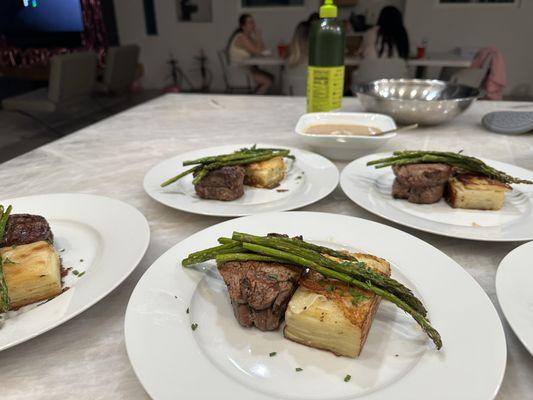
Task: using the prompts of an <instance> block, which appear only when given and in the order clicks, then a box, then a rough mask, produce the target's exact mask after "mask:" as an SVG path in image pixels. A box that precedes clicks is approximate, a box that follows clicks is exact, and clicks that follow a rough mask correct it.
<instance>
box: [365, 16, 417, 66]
mask: <svg viewBox="0 0 533 400" xmlns="http://www.w3.org/2000/svg"><path fill="white" fill-rule="evenodd" d="M359 55H360V56H362V57H363V58H382V57H383V58H398V57H399V58H403V59H405V60H407V59H408V58H409V36H408V35H407V30H406V29H405V26H404V25H403V18H402V13H401V12H400V10H398V9H397V8H396V7H394V6H387V7H384V8H383V9H382V10H381V12H380V14H379V18H378V23H377V25H376V26H374V27H372V28H370V29H368V30H367V31H366V32H365V36H364V37H363V43H362V45H361V49H360V50H359Z"/></svg>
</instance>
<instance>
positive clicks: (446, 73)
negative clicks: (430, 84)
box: [439, 65, 489, 89]
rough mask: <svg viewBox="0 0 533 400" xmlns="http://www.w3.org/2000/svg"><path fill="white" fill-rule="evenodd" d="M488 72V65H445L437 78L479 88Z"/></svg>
mask: <svg viewBox="0 0 533 400" xmlns="http://www.w3.org/2000/svg"><path fill="white" fill-rule="evenodd" d="M488 72H489V66H488V65H484V66H483V67H482V68H453V67H446V68H443V69H442V71H441V74H440V76H439V79H440V80H442V81H448V82H452V83H456V84H460V85H467V86H471V87H474V88H477V89H479V88H481V84H482V83H483V80H484V79H485V77H486V76H487V73H488Z"/></svg>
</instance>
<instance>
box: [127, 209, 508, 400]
mask: <svg viewBox="0 0 533 400" xmlns="http://www.w3.org/2000/svg"><path fill="white" fill-rule="evenodd" d="M235 230H236V231H242V232H249V233H253V234H266V233H269V232H279V233H287V234H289V235H291V236H292V235H300V234H302V235H303V236H304V238H306V239H307V240H309V241H314V242H318V243H322V244H326V245H331V246H335V247H338V248H344V249H351V250H359V251H365V252H368V253H371V254H374V255H377V256H380V257H383V258H385V259H387V260H388V261H389V262H390V263H391V265H392V275H393V277H394V278H396V279H398V280H400V281H402V282H404V283H406V284H407V285H408V286H410V287H411V288H412V289H413V290H414V291H415V292H416V293H417V295H418V296H419V297H420V298H421V299H422V301H423V302H424V303H425V304H426V306H427V308H428V311H429V316H430V318H431V321H432V323H433V325H434V326H435V327H436V329H438V330H439V332H440V334H441V336H442V340H443V343H444V346H443V348H442V350H440V351H437V350H436V349H435V347H434V345H433V343H432V342H431V341H430V340H429V339H427V338H426V336H425V334H424V333H423V332H422V331H421V330H420V329H419V327H418V325H416V323H415V322H414V321H413V320H412V319H411V317H410V316H408V315H407V314H405V313H403V312H402V311H400V310H398V309H397V308H396V307H395V306H393V305H392V304H390V303H387V302H385V301H383V302H382V303H381V305H380V307H379V310H378V312H377V316H376V319H375V320H374V323H373V325H372V328H371V330H370V333H369V336H368V340H367V343H366V345H365V347H364V349H363V352H362V354H361V356H360V357H359V358H357V359H352V358H346V357H337V356H335V355H333V354H331V353H329V352H325V351H321V350H317V349H312V348H309V347H307V346H303V345H300V344H297V343H294V342H291V341H289V340H286V339H283V335H282V332H281V330H280V331H276V332H267V333H265V332H261V331H259V330H257V329H245V328H242V327H241V326H240V325H239V324H238V323H237V321H236V320H235V318H234V316H233V310H232V307H231V305H230V301H229V297H228V294H227V290H226V287H225V285H224V282H223V281H222V280H221V278H220V276H219V274H218V273H217V272H216V269H215V267H214V263H213V262H207V263H204V264H202V266H198V267H196V268H187V269H185V268H183V267H182V266H181V263H180V261H181V260H182V259H183V258H184V257H185V256H187V255H188V254H189V253H191V252H193V251H197V250H200V249H204V248H207V247H211V246H215V245H216V244H217V238H218V237H221V236H228V235H231V233H232V232H233V231H235ZM428 260H429V261H430V262H428ZM202 269H203V270H204V271H205V272H204V271H202ZM187 309H188V310H189V312H188V313H187ZM192 324H198V327H197V329H196V330H194V331H193V330H192V329H191V325H192ZM125 339H126V347H127V350H128V355H129V358H130V361H131V363H132V365H133V368H134V370H135V372H136V374H137V376H138V377H139V379H140V381H141V383H142V384H143V386H144V387H145V389H146V390H147V392H148V393H149V394H150V396H152V398H153V399H155V400H166V399H178V398H182V399H230V398H231V399H234V400H259V399H261V400H266V399H280V398H283V399H302V400H303V399H306V400H308V399H316V400H318V399H320V400H330V399H338V400H341V399H354V398H357V399H365V400H370V399H373V400H378V399H379V400H387V399H391V400H399V399H409V400H416V399H427V398H431V399H433V400H438V399H447V400H449V399H455V400H458V399H468V400H488V399H493V398H494V396H495V395H496V393H497V391H498V388H499V386H500V383H501V381H502V378H503V374H504V370H505V362H506V344H505V337H504V333H503V328H502V325H501V322H500V319H499V318H498V314H497V313H496V310H495V309H494V306H493V305H492V303H491V301H490V300H489V298H488V297H487V295H486V294H485V292H484V291H483V290H482V289H481V287H480V286H479V285H478V284H477V283H476V282H475V280H474V279H473V278H472V277H471V276H470V275H469V274H468V273H467V272H466V271H465V270H464V269H463V268H461V267H460V266H459V265H458V264H457V263H455V262H454V261H453V260H452V259H450V258H449V257H447V256H446V255H445V254H443V253H442V252H440V251H439V250H437V249H436V248H434V247H432V246H430V245H429V244H427V243H425V242H423V241H421V240H419V239H417V238H415V237H413V236H411V235H409V234H407V233H404V232H402V231H399V230H397V229H394V228H391V227H388V226H385V225H381V224H378V223H376V222H371V221H367V220H364V219H359V218H354V217H347V216H342V215H336V214H325V213H313V212H286V213H268V214H260V215H254V216H249V217H244V218H238V219H233V220H230V221H226V222H223V223H220V224H218V225H214V226H211V227H209V228H207V229H204V230H203V231H201V232H198V233H196V234H194V235H192V236H191V237H189V238H187V239H185V240H184V241H182V242H181V243H179V244H177V245H176V246H174V247H173V248H171V249H170V250H169V251H167V252H166V253H165V254H164V255H163V256H161V257H160V258H159V259H158V260H157V261H156V262H155V263H154V264H153V265H152V266H151V267H150V269H149V270H148V271H147V272H146V274H145V275H144V276H143V277H142V278H141V280H140V281H139V283H138V285H137V287H136V288H135V290H134V292H133V294H132V296H131V299H130V302H129V304H128V308H127V311H126V320H125ZM271 352H276V355H275V356H274V357H271V356H270V355H269V354H270V353H271ZM296 368H302V369H303V371H301V372H297V371H296V370H295V369H296ZM348 374H349V375H351V381H349V382H344V377H345V376H346V375H348ZM428 396H429V397H428Z"/></svg>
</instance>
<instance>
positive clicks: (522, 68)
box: [114, 0, 533, 96]
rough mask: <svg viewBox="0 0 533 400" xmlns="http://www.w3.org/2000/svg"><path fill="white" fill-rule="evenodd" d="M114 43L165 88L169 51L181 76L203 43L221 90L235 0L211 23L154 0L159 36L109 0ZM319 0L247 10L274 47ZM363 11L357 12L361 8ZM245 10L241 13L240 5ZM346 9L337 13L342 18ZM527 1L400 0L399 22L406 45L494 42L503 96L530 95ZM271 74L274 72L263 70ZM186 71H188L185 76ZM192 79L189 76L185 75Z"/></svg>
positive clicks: (131, 3) (127, 0)
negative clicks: (444, 1) (137, 56)
mask: <svg viewBox="0 0 533 400" xmlns="http://www.w3.org/2000/svg"><path fill="white" fill-rule="evenodd" d="M403 1H404V0H360V1H359V5H358V6H357V8H356V10H357V11H359V12H363V11H364V10H368V11H367V12H368V13H369V14H370V15H369V17H371V18H372V16H375V15H377V13H378V12H379V9H380V8H381V6H382V5H383V4H385V3H398V5H400V4H401V3H403ZM114 2H115V9H116V15H117V23H118V31H119V37H120V40H121V43H123V44H128V43H138V44H140V45H141V48H142V51H141V62H142V63H143V64H144V66H145V70H146V73H145V80H144V85H145V87H150V88H154V87H155V88H160V87H164V86H165V85H168V84H169V83H170V81H169V80H168V78H167V77H168V75H169V70H168V66H167V64H166V61H167V60H168V56H169V54H170V53H173V54H174V55H175V56H176V58H177V59H178V60H179V62H180V65H181V67H182V68H183V69H184V70H185V71H186V72H187V73H189V70H190V69H192V68H193V67H194V62H193V57H194V56H195V55H197V54H198V50H199V49H200V48H203V49H204V50H205V51H206V54H207V56H208V58H209V63H210V64H209V67H210V69H211V70H212V71H213V72H214V74H215V79H214V82H213V85H212V88H213V89H218V90H220V89H223V86H224V85H223V81H222V75H221V72H220V67H219V63H218V59H217V55H216V52H217V50H218V49H221V48H223V47H225V46H226V43H227V39H228V37H229V35H230V34H231V32H232V31H233V29H235V27H236V25H237V18H238V16H239V14H240V13H241V12H243V11H242V10H241V9H240V0H213V10H212V12H213V22H212V23H186V22H178V21H177V11H176V0H155V3H156V16H157V24H158V30H159V34H158V35H157V36H146V33H145V24H144V16H143V10H142V0H114ZM319 3H321V1H320V0H307V1H306V5H305V6H304V7H295V8H291V7H288V8H274V9H261V10H255V9H254V10H252V11H251V12H252V13H253V15H254V16H255V18H256V20H257V23H258V25H259V27H260V28H261V29H262V31H263V36H264V39H265V42H266V44H267V46H268V47H269V48H271V49H273V50H275V47H276V45H277V44H278V43H279V42H280V41H285V42H288V41H289V40H290V38H291V37H292V33H293V30H294V27H295V26H296V24H297V23H298V22H299V21H300V20H302V19H305V18H307V17H308V15H309V14H310V13H312V12H314V11H316V10H318V7H319ZM363 9H364V10H363ZM246 11H247V12H248V11H249V10H246ZM349 11H350V10H349V9H345V10H342V11H341V15H343V14H347V15H349ZM532 18H533V0H522V1H521V6H520V8H517V7H516V6H499V5H485V6H483V5H477V6H446V7H443V6H438V5H437V0H407V6H406V25H407V29H408V31H409V34H410V37H411V44H412V47H413V49H414V48H415V47H416V45H417V44H418V43H419V42H420V41H421V39H422V38H427V39H428V42H429V45H428V46H429V51H447V50H451V49H453V48H454V47H457V46H488V45H494V46H496V47H498V48H499V49H500V50H501V51H502V52H503V55H504V57H505V61H506V63H507V76H508V89H507V91H506V92H507V93H513V94H514V95H523V96H527V95H528V94H529V95H531V94H533V72H531V71H532V69H533V51H531V50H530V48H529V47H528V42H529V41H530V40H531V38H533V23H532V22H531V19H532ZM271 71H272V72H275V71H276V69H273V70H271ZM191 75H193V74H191ZM191 77H193V76H191Z"/></svg>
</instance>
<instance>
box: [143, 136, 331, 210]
mask: <svg viewBox="0 0 533 400" xmlns="http://www.w3.org/2000/svg"><path fill="white" fill-rule="evenodd" d="M252 145H253V143H246V144H234V145H228V146H220V147H211V148H208V149H202V150H195V151H190V152H188V153H184V154H180V155H178V156H175V157H172V158H169V159H167V160H165V161H163V162H161V163H159V164H157V165H156V166H155V167H153V168H152V169H151V170H150V171H149V172H148V173H147V174H146V176H145V177H144V190H145V191H146V193H148V195H150V197H152V198H153V199H154V200H157V201H159V202H160V203H163V204H165V205H167V206H169V207H172V208H175V209H178V210H182V211H188V212H191V213H195V214H202V215H215V216H220V217H238V216H242V215H250V214H258V213H262V212H270V211H287V210H293V209H295V208H300V207H304V206H306V205H309V204H312V203H314V202H316V201H318V200H320V199H322V198H324V197H326V196H327V195H328V194H330V193H331V192H332V191H333V190H334V189H335V188H336V187H337V185H338V183H339V171H338V169H337V167H336V166H335V165H334V164H333V163H332V162H331V161H329V160H328V159H327V158H324V157H322V156H320V155H318V154H315V153H311V152H309V151H305V150H300V149H295V148H292V147H287V146H281V147H282V148H284V149H289V150H290V151H291V154H293V155H294V156H296V160H295V161H294V162H293V161H291V160H289V159H285V160H286V162H287V166H288V173H287V177H286V178H285V179H284V180H283V181H282V182H281V184H280V186H279V187H277V188H275V189H260V188H253V187H250V186H245V187H244V196H242V197H241V198H240V199H237V200H234V201H218V200H205V199H201V198H199V197H198V196H197V195H196V193H195V191H194V186H193V184H192V175H188V176H186V177H184V178H182V179H181V180H179V181H178V182H176V183H173V184H171V185H169V186H167V187H164V188H161V187H160V185H161V183H162V182H164V181H165V180H167V179H168V178H171V177H172V176H175V175H177V174H178V173H180V172H181V171H184V170H185V167H183V166H182V162H183V161H185V160H192V159H197V158H200V157H206V156H212V155H218V154H226V153H232V152H234V151H235V150H238V149H241V148H243V147H250V146H252ZM257 147H265V148H277V147H280V146H277V145H273V144H264V143H261V144H257Z"/></svg>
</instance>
